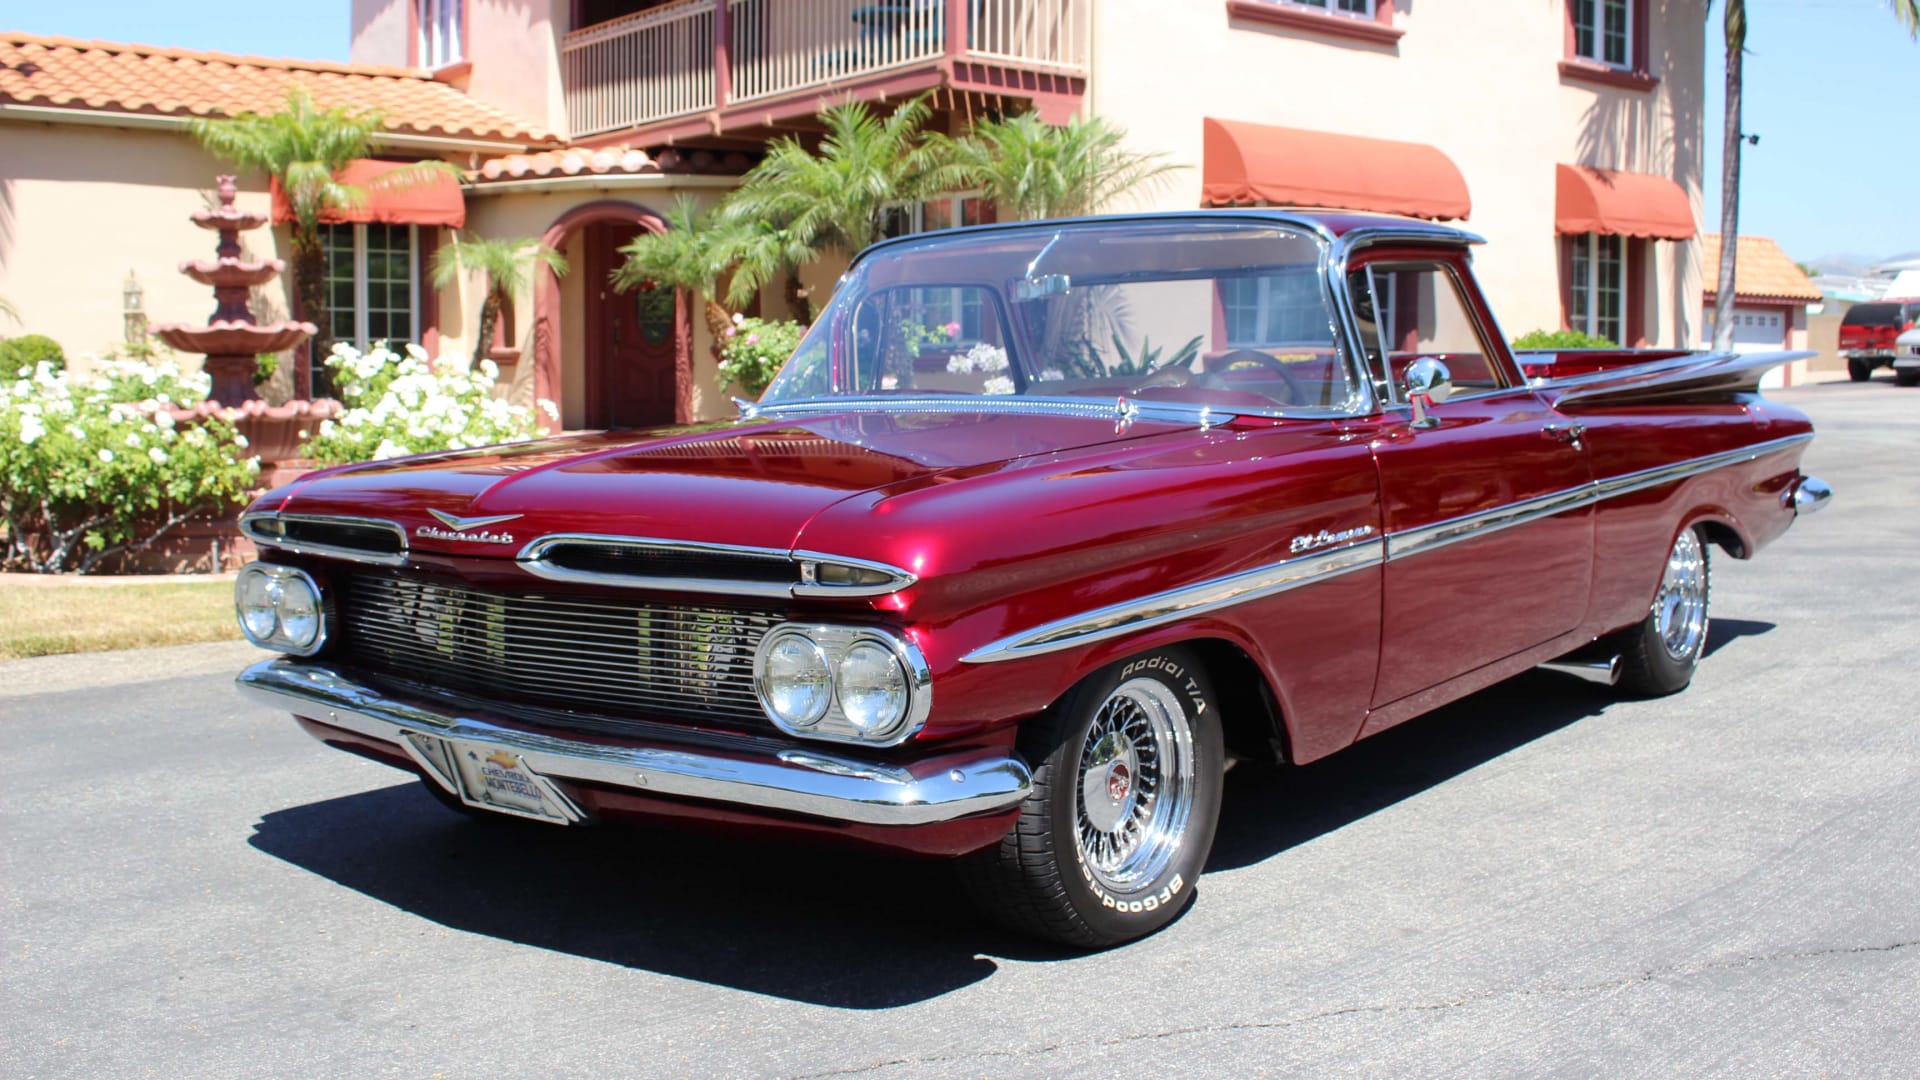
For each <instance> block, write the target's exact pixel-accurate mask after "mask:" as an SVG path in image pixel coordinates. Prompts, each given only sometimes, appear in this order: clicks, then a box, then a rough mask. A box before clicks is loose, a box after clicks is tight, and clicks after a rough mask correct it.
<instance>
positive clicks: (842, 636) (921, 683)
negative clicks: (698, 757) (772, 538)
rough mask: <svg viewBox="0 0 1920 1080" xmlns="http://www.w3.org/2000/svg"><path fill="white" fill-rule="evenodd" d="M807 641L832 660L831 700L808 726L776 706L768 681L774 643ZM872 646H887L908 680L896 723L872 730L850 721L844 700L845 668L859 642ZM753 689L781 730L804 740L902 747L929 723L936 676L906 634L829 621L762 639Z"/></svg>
mask: <svg viewBox="0 0 1920 1080" xmlns="http://www.w3.org/2000/svg"><path fill="white" fill-rule="evenodd" d="M796 635H797V636H800V637H802V638H804V639H806V640H807V641H808V642H809V643H810V644H811V645H812V646H813V647H814V648H816V649H818V650H820V652H821V654H822V655H823V656H824V657H825V658H826V661H827V673H828V680H827V685H828V703H827V708H826V711H825V712H824V713H823V714H822V715H821V716H820V718H819V719H817V720H815V721H814V722H813V723H811V724H808V725H805V726H797V725H794V724H791V723H788V722H787V721H786V720H785V719H783V718H782V717H781V716H780V715H779V713H778V712H776V711H775V710H774V708H773V705H772V701H771V694H772V688H771V686H770V685H769V683H768V672H767V659H768V656H769V654H770V653H771V652H772V650H773V649H774V647H776V646H777V645H779V644H780V643H781V642H782V641H783V640H786V639H787V638H790V637H793V636H796ZM861 644H871V645H874V646H877V647H879V648H881V649H883V650H885V651H886V652H887V653H888V654H889V655H890V656H892V658H893V660H894V662H895V663H896V664H898V666H899V669H900V672H901V673H902V676H903V677H904V681H905V684H906V703H905V706H904V707H903V708H902V709H901V713H900V717H899V719H898V720H897V721H895V722H894V723H892V724H890V725H887V726H885V727H883V728H880V729H879V730H878V731H877V732H876V733H874V734H871V735H869V734H867V733H865V732H863V731H862V730H861V729H860V728H859V727H858V726H856V725H855V724H854V723H853V722H852V720H850V719H848V717H847V714H846V712H845V711H844V710H843V708H842V706H841V702H840V681H841V680H840V666H841V663H842V661H843V660H844V659H845V658H846V655H847V653H848V652H849V651H850V650H852V649H853V648H854V647H855V646H856V645H861ZM753 689H754V694H755V696H756V697H758V698H759V700H760V709H761V711H762V712H763V713H765V714H766V716H767V719H768V720H770V721H772V723H773V725H774V726H775V727H777V728H779V729H780V730H781V731H783V732H785V733H787V734H789V735H793V736H795V737H797V738H803V739H817V740H820V741H822V742H835V743H844V744H851V745H855V746H870V747H887V746H898V745H900V744H901V743H904V742H906V741H907V740H908V739H911V738H913V737H914V735H916V734H918V733H919V731H920V729H921V728H922V727H925V726H926V722H927V714H928V713H929V712H931V711H932V709H933V674H932V670H931V669H930V668H929V667H928V666H927V660H926V657H925V656H924V655H923V654H922V653H921V651H920V649H919V647H918V646H916V645H915V644H914V643H913V642H912V641H910V640H908V639H907V638H906V637H905V636H904V635H901V634H899V633H897V632H895V631H892V630H888V629H885V628H882V627H875V626H851V625H844V624H827V623H781V624H780V625H778V626H776V627H774V628H773V629H772V630H769V631H768V632H767V634H766V636H765V637H763V638H761V639H760V646H759V648H758V649H756V650H755V651H754V657H753Z"/></svg>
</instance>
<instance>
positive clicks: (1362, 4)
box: [1283, 0, 1374, 19]
mask: <svg viewBox="0 0 1920 1080" xmlns="http://www.w3.org/2000/svg"><path fill="white" fill-rule="evenodd" d="M1283 2H1284V3H1288V4H1292V5H1293V6H1294V7H1309V8H1318V9H1319V10H1321V11H1328V12H1334V13H1337V14H1340V15H1356V16H1359V17H1360V18H1363V19H1371V18H1373V5H1374V0H1283Z"/></svg>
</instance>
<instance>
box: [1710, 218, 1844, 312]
mask: <svg viewBox="0 0 1920 1080" xmlns="http://www.w3.org/2000/svg"><path fill="white" fill-rule="evenodd" d="M1700 260H1701V271H1702V282H1701V288H1702V290H1703V291H1705V292H1706V293H1708V294H1713V293H1717V292H1719V290H1720V234H1719V233H1703V234H1702V235H1701V237H1700ZM1735 263H1736V265H1735V267H1734V273H1733V280H1734V295H1735V297H1736V298H1739V297H1746V298H1751V299H1754V300H1805V301H1808V302H1809V303H1811V302H1813V301H1817V300H1820V299H1821V298H1822V297H1821V294H1820V290H1819V289H1817V288H1815V287H1814V284H1813V281H1812V280H1811V279H1810V278H1808V277H1807V274H1806V271H1804V270H1802V269H1800V266H1799V264H1797V263H1795V262H1794V261H1793V260H1792V259H1790V258H1788V257H1787V253H1786V252H1784V251H1782V250H1780V245H1779V244H1776V243H1774V242H1773V241H1772V239H1770V238H1768V237H1765V236H1742V237H1741V238H1740V250H1739V253H1738V255H1737V256H1736V259H1735Z"/></svg>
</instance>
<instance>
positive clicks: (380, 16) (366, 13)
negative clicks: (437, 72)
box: [347, 0, 413, 67]
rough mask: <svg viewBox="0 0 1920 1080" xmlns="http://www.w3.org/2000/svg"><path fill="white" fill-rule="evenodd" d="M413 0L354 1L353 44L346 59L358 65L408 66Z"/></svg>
mask: <svg viewBox="0 0 1920 1080" xmlns="http://www.w3.org/2000/svg"><path fill="white" fill-rule="evenodd" d="M412 2H413V0H353V44H352V46H351V47H350V49H349V51H348V53H347V59H348V60H351V61H352V62H353V63H356V64H384V65H386V66H388V67H406V66H407V54H408V51H409V47H410V45H411V43H410V42H409V41H408V40H407V26H408V22H409V20H408V19H407V5H408V4H410V3H412Z"/></svg>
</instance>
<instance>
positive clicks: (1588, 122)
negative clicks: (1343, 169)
mask: <svg viewBox="0 0 1920 1080" xmlns="http://www.w3.org/2000/svg"><path fill="white" fill-rule="evenodd" d="M1398 6H1399V9H1400V10H1399V13H1398V14H1397V16H1396V19H1397V24H1396V25H1397V26H1398V28H1399V29H1401V30H1403V31H1404V36H1402V37H1401V38H1400V40H1399V42H1398V44H1397V46H1378V45H1371V44H1364V43H1360V42H1355V41H1348V40H1344V39H1338V38H1331V37H1326V36H1323V35H1318V34H1313V33H1308V32H1303V31H1295V30H1290V29H1281V28H1278V27H1269V26H1255V25H1252V24H1247V23H1230V22H1229V21H1228V19H1227V16H1226V11H1225V5H1224V4H1223V3H1219V2H1217V0H1206V2H1201V3H1193V4H1167V3H1163V2H1161V0H1102V2H1101V3H1099V4H1097V5H1095V7H1094V12H1095V16H1094V28H1093V77H1092V79H1091V80H1090V84H1091V85H1090V94H1089V97H1090V109H1091V111H1092V112H1093V113H1095V114H1098V115H1101V116H1104V117H1106V118H1107V119H1109V120H1112V121H1114V122H1115V123H1118V124H1119V125H1121V126H1122V127H1124V128H1126V129H1127V130H1128V132H1129V141H1130V143H1131V144H1132V145H1133V146H1134V147H1135V148H1137V149H1140V150H1149V151H1160V152H1164V153H1165V154H1167V156H1168V158H1169V159H1170V160H1172V161H1174V162H1178V163H1181V164H1185V165H1188V166H1190V168H1187V169H1185V170H1183V171H1181V172H1179V173H1177V174H1175V175H1174V177H1173V178H1172V179H1171V181H1170V182H1169V183H1167V184H1166V185H1165V186H1163V187H1162V188H1160V189H1159V190H1158V191H1157V192H1155V193H1153V194H1152V195H1150V196H1148V197H1146V198H1144V199H1142V200H1139V201H1140V202H1143V203H1144V204H1146V205H1148V206H1152V207H1155V208H1160V209H1174V208H1191V207H1196V206H1198V205H1200V191H1201V178H1202V173H1201V166H1202V164H1203V163H1202V147H1201V138H1202V136H1201V120H1202V118H1203V117H1206V116H1217V117H1221V118H1226V119H1236V120H1245V121H1252V122H1254V123H1262V124H1275V125H1281V126H1288V127H1301V128H1310V129H1315V130H1321V131H1334V132H1342V133H1346V134H1352V135H1362V136H1368V137H1373V138H1382V139H1397V140H1404V141H1410V142H1421V143H1428V144H1431V145H1433V146H1436V147H1439V148H1440V149H1441V150H1442V151H1444V152H1445V153H1446V154H1447V155H1448V156H1449V157H1450V158H1452V159H1453V162H1454V164H1455V165H1456V166H1458V167H1459V169H1460V171H1461V173H1462V174H1463V175H1464V177H1465V178H1466V182H1467V185H1468V188H1469V191H1470V193H1471V196H1472V200H1473V211H1472V216H1471V218H1470V219H1469V220H1468V221H1466V222H1465V223H1464V224H1465V226H1466V227H1467V228H1469V229H1472V230H1473V231H1475V232H1478V233H1480V234H1482V235H1484V236H1485V237H1486V238H1487V240H1488V244H1487V246H1486V247H1484V248H1482V249H1480V250H1479V251H1478V252H1477V253H1476V256H1475V257H1476V264H1477V268H1478V272H1479V275H1480V278H1481V281H1482V283H1483V285H1484V286H1485V287H1486V290H1487V292H1488V294H1489V296H1490V297H1491V299H1492V301H1493V304H1494V308H1495V310H1496V311H1497V312H1498V314H1499V317H1500V320H1501V323H1502V328H1503V330H1504V331H1505V332H1506V333H1507V334H1508V335H1509V336H1512V335H1518V334H1520V333H1524V332H1526V331H1528V330H1531V329H1535V328H1552V327H1557V326H1558V325H1559V323H1560V293H1559V276H1560V275H1559V258H1558V243H1557V239H1556V237H1555V234H1554V166H1555V165H1556V164H1558V163H1562V162H1565V163H1569V164H1589V165H1597V166H1604V167H1612V168H1622V169H1631V170H1634V171H1639V172H1650V173H1658V174H1661V175H1665V176H1670V177H1673V178H1674V179H1676V180H1677V181H1678V182H1679V183H1680V184H1681V185H1682V187H1684V188H1685V189H1686V190H1687V192H1688V195H1689V198H1690V199H1691V200H1692V202H1693V204H1694V208H1695V216H1696V220H1697V219H1698V214H1699V207H1700V175H1701V174H1700V168H1701V166H1700V154H1701V147H1700V138H1701V132H1702V113H1701V109H1702V105H1701V97H1702V79H1703V65H1704V57H1705V54H1704V44H1705V42H1704V36H1703V35H1704V33H1705V28H1704V24H1703V22H1702V19H1701V16H1700V14H1699V11H1698V7H1697V5H1693V4H1689V3H1687V2H1685V0H1653V4H1652V7H1653V11H1654V18H1653V20H1652V26H1651V34H1650V38H1651V41H1650V53H1651V64H1652V71H1653V73H1654V74H1655V75H1656V76H1658V77H1659V79H1660V82H1659V85H1658V86H1657V87H1656V88H1655V89H1653V90H1651V91H1645V92H1636V91H1628V90H1616V89H1610V88H1604V87H1594V86H1590V85H1588V84H1584V83H1578V82H1574V81H1570V80H1565V79H1563V78H1562V76H1561V75H1560V73H1559V63H1560V61H1561V60H1562V59H1563V58H1564V53H1565V36H1564V25H1565V23H1564V19H1565V14H1564V8H1563V5H1562V3H1561V2H1559V0H1535V2H1533V3H1487V2H1485V0H1418V2H1417V3H1408V2H1406V0H1402V3H1400V4H1399V5H1398ZM1697 247H1698V245H1697V243H1695V242H1686V243H1673V242H1668V241H1660V242H1657V243H1655V244H1654V245H1653V252H1654V257H1653V259H1652V260H1650V262H1651V263H1652V267H1651V269H1650V276H1651V277H1653V279H1654V280H1653V281H1652V282H1649V283H1647V285H1650V286H1651V288H1650V289H1648V288H1643V296H1642V300H1643V301H1644V302H1646V303H1647V307H1646V311H1647V319H1646V333H1647V337H1648V339H1649V341H1650V342H1652V343H1654V344H1680V343H1684V342H1687V341H1689V340H1690V339H1691V337H1692V336H1693V333H1694V327H1693V325H1692V323H1693V319H1694V316H1693V313H1694V312H1696V311H1697V310H1698V309H1699V267H1698V261H1699V260H1698V254H1697Z"/></svg>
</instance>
